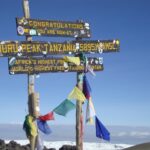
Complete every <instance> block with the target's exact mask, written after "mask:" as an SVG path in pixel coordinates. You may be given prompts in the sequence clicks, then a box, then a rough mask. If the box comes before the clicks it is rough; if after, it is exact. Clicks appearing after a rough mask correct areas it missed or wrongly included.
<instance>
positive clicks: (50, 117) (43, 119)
mask: <svg viewBox="0 0 150 150" xmlns="http://www.w3.org/2000/svg"><path fill="white" fill-rule="evenodd" d="M39 119H40V120H42V121H47V120H54V113H53V112H49V113H48V114H46V115H44V116H40V117H39Z"/></svg>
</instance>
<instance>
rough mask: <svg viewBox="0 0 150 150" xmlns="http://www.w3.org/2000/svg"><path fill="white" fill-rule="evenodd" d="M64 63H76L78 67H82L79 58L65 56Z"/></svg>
mask: <svg viewBox="0 0 150 150" xmlns="http://www.w3.org/2000/svg"><path fill="white" fill-rule="evenodd" d="M64 61H66V62H71V63H74V64H75V65H77V66H78V65H80V58H79V57H70V56H65V57H64Z"/></svg>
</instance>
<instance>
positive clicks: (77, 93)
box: [68, 87, 86, 102]
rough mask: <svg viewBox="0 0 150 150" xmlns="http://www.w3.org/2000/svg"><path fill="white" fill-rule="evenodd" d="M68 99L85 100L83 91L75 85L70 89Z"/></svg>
mask: <svg viewBox="0 0 150 150" xmlns="http://www.w3.org/2000/svg"><path fill="white" fill-rule="evenodd" d="M68 99H76V100H79V101H81V102H84V101H85V100H86V98H85V96H84V94H83V92H82V91H81V90H80V89H79V88H78V87H75V88H74V89H73V90H72V92H71V93H70V94H69V95H68Z"/></svg>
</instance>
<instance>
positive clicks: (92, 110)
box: [86, 97, 96, 124]
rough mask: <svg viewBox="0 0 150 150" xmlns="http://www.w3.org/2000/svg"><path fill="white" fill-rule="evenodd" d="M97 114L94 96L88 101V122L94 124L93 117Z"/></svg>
mask: <svg viewBox="0 0 150 150" xmlns="http://www.w3.org/2000/svg"><path fill="white" fill-rule="evenodd" d="M95 115H96V113H95V108H94V105H93V102H92V98H91V97H90V99H89V100H88V102H87V108H86V122H87V123H90V124H92V119H93V117H94V116H95Z"/></svg>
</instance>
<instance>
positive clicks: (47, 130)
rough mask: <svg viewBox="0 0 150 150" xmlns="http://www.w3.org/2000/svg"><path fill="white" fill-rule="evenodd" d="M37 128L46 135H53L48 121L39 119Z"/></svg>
mask: <svg viewBox="0 0 150 150" xmlns="http://www.w3.org/2000/svg"><path fill="white" fill-rule="evenodd" d="M37 126H38V128H39V130H40V131H42V132H43V133H45V134H50V133H51V129H50V127H49V126H48V124H47V122H46V121H41V120H39V119H37Z"/></svg>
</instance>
